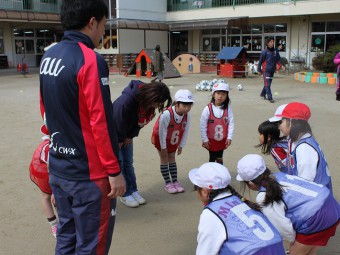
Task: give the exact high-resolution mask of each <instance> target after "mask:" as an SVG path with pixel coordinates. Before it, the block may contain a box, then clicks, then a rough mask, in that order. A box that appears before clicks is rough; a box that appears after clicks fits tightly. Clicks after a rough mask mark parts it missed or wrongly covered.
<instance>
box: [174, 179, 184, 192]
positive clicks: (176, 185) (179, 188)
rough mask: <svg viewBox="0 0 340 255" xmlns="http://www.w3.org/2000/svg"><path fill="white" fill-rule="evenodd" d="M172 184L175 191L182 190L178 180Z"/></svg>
mask: <svg viewBox="0 0 340 255" xmlns="http://www.w3.org/2000/svg"><path fill="white" fill-rule="evenodd" d="M174 186H175V189H176V190H177V192H179V193H180V192H184V188H183V186H182V184H180V183H179V182H174Z"/></svg>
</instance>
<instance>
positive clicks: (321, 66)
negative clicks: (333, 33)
mask: <svg viewBox="0 0 340 255" xmlns="http://www.w3.org/2000/svg"><path fill="white" fill-rule="evenodd" d="M338 52H340V45H334V46H332V47H330V48H329V49H328V50H327V52H326V53H318V54H317V55H316V57H314V58H313V60H312V66H313V68H314V69H316V70H319V71H322V72H325V73H334V72H336V65H335V64H334V62H333V59H334V57H335V55H336V54H337V53H338Z"/></svg>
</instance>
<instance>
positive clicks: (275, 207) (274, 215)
mask: <svg viewBox="0 0 340 255" xmlns="http://www.w3.org/2000/svg"><path fill="white" fill-rule="evenodd" d="M265 196H266V193H265V192H259V194H258V195H257V197H256V202H257V203H258V204H260V205H263V202H264V200H265ZM262 213H263V214H264V215H265V216H266V217H267V218H268V220H269V221H270V222H271V223H272V224H273V225H274V227H275V228H276V229H277V230H278V231H279V233H280V234H281V236H282V238H283V239H284V240H287V241H289V242H291V243H294V241H295V235H296V233H295V230H294V228H293V223H292V221H291V220H290V219H289V218H287V217H286V205H285V203H284V202H283V201H282V202H281V203H276V202H274V203H273V204H269V205H267V206H263V207H262Z"/></svg>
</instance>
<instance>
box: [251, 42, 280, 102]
mask: <svg viewBox="0 0 340 255" xmlns="http://www.w3.org/2000/svg"><path fill="white" fill-rule="evenodd" d="M266 44H267V47H266V48H265V49H264V50H263V51H262V53H261V56H260V60H259V64H258V68H257V69H258V72H259V74H260V75H261V74H262V75H263V81H264V86H263V89H262V91H261V94H260V97H262V98H264V99H268V100H269V102H271V103H274V100H273V96H272V92H271V89H270V86H271V84H272V81H273V78H274V73H275V72H276V71H278V70H279V69H280V68H282V70H283V71H284V70H285V67H284V66H283V65H282V64H281V57H280V54H279V51H278V50H277V49H276V48H275V47H274V38H272V37H269V38H268V39H267V40H266Z"/></svg>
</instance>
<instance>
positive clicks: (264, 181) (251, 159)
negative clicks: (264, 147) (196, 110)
mask: <svg viewBox="0 0 340 255" xmlns="http://www.w3.org/2000/svg"><path fill="white" fill-rule="evenodd" d="M237 172H238V175H237V177H236V180H238V181H241V182H243V184H244V185H245V186H247V187H248V188H249V189H251V190H254V191H259V193H258V195H257V197H256V201H257V203H258V204H259V205H260V206H262V211H263V214H264V215H266V216H267V217H268V219H269V220H270V221H271V223H272V224H273V225H274V226H275V227H276V229H277V230H278V231H279V232H280V234H281V236H282V237H283V239H284V240H287V241H289V242H290V254H291V255H299V254H307V255H316V254H317V251H318V249H319V248H320V246H326V245H327V242H328V240H329V239H330V238H331V237H332V236H334V235H335V232H336V228H337V226H338V224H339V223H340V205H339V204H338V202H337V201H336V200H335V199H334V197H333V195H332V193H331V191H330V190H329V189H328V188H327V187H326V186H323V185H321V184H317V183H315V182H310V181H307V180H306V179H303V178H301V177H299V176H295V175H288V174H285V173H280V172H278V173H274V174H272V172H271V171H270V170H269V169H268V168H267V167H266V165H265V163H264V160H263V158H262V157H261V156H259V155H256V154H248V155H246V156H244V157H243V158H241V159H240V160H239V162H238V164H237Z"/></svg>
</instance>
